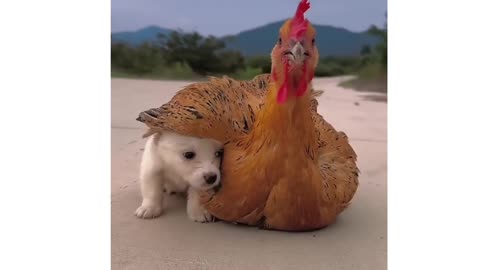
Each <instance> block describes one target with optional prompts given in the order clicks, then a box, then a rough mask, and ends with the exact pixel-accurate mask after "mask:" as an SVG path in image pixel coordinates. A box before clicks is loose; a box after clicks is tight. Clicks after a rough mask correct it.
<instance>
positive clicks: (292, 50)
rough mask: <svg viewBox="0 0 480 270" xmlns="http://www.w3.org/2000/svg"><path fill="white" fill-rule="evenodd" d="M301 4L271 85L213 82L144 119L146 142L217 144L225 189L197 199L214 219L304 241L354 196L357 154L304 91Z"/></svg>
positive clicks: (308, 41) (311, 32)
mask: <svg viewBox="0 0 480 270" xmlns="http://www.w3.org/2000/svg"><path fill="white" fill-rule="evenodd" d="M309 7H310V3H309V2H308V0H302V1H301V2H300V3H299V5H298V8H297V11H296V13H295V15H294V17H293V18H292V19H289V20H287V21H286V22H285V23H284V24H283V26H282V27H281V29H280V31H279V38H278V41H277V43H276V45H275V47H274V48H273V50H272V53H271V57H272V69H271V73H270V75H259V76H257V77H255V78H254V79H253V80H251V81H236V80H233V79H231V78H228V77H223V78H210V80H209V81H208V82H201V83H194V84H191V85H189V86H187V87H186V88H184V89H182V90H180V91H179V92H178V93H177V94H176V95H175V96H174V97H173V98H172V100H171V101H170V102H168V103H166V104H164V105H163V106H162V107H160V108H157V109H150V110H147V111H145V112H142V113H141V114H140V116H139V117H138V118H137V120H139V121H141V122H143V123H145V124H146V125H147V126H148V127H149V128H150V130H149V132H147V134H146V136H148V135H150V134H153V133H155V132H162V131H165V130H168V131H173V132H177V133H179V134H182V135H187V136H195V137H207V138H212V139H216V140H218V141H220V142H223V143H224V145H225V146H224V157H223V161H222V179H223V180H222V186H221V188H220V189H219V190H218V191H217V192H216V193H214V194H204V198H203V199H204V200H203V202H204V206H205V208H206V209H207V210H208V211H209V212H211V213H212V214H213V215H214V216H215V217H217V218H219V219H221V220H224V221H228V222H233V223H242V224H248V225H256V226H259V227H261V228H265V229H275V230H284V231H304V230H312V229H319V228H323V227H325V226H328V225H330V224H332V223H333V222H335V220H336V217H337V216H338V214H339V213H340V212H342V211H343V210H344V209H345V208H346V207H347V206H348V204H349V203H350V201H351V199H352V198H353V196H354V194H355V192H356V190H357V187H358V175H359V170H358V168H357V166H356V158H357V156H356V154H355V152H354V150H353V149H352V147H351V146H350V144H349V142H348V138H347V136H346V135H345V134H344V133H343V132H337V131H336V130H335V129H334V128H333V127H332V126H331V125H330V124H329V123H327V122H326V121H325V120H324V119H323V117H322V116H320V115H319V114H318V113H317V111H316V108H317V105H318V103H317V101H316V99H315V95H318V92H315V91H313V90H312V87H311V81H312V79H313V75H314V70H315V67H316V65H317V63H318V59H319V53H318V50H317V48H316V45H315V29H314V28H313V26H312V25H311V24H310V22H309V21H308V20H306V19H305V18H304V13H305V12H306V11H307V10H308V9H309Z"/></svg>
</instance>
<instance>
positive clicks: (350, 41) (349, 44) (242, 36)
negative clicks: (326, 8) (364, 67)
mask: <svg viewBox="0 0 480 270" xmlns="http://www.w3.org/2000/svg"><path fill="white" fill-rule="evenodd" d="M283 22H284V21H279V22H275V23H270V24H267V25H264V26H261V27H258V28H255V29H251V30H247V31H244V32H241V33H239V34H237V35H235V36H233V41H231V42H227V44H228V45H227V46H228V47H229V48H232V49H237V50H240V51H241V52H242V53H243V54H245V55H265V54H269V53H270V51H271V50H272V47H273V45H274V44H275V42H276V41H277V39H278V30H279V29H280V27H281V26H282V24H283ZM313 26H314V27H315V29H316V30H317V36H316V43H317V46H318V49H319V52H320V55H321V56H328V55H336V56H347V55H357V54H359V53H360V50H361V48H362V46H363V45H373V44H376V43H377V42H378V39H377V38H376V37H372V36H371V35H369V34H367V33H366V32H363V33H355V32H351V31H349V30H346V29H343V28H337V27H333V26H325V25H313Z"/></svg>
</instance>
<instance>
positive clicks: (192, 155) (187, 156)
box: [183, 152, 195, 159]
mask: <svg viewBox="0 0 480 270" xmlns="http://www.w3.org/2000/svg"><path fill="white" fill-rule="evenodd" d="M183 156H184V157H185V158H186V159H193V158H194V157H195V152H185V153H183Z"/></svg>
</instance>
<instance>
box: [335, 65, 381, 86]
mask: <svg viewBox="0 0 480 270" xmlns="http://www.w3.org/2000/svg"><path fill="white" fill-rule="evenodd" d="M356 75H357V76H356V78H354V79H351V80H348V81H346V82H343V83H341V84H340V86H342V87H345V88H351V89H354V90H357V91H362V92H378V93H387V72H386V71H385V70H384V69H383V68H382V66H381V65H379V64H370V65H367V66H365V67H364V68H362V69H361V70H359V71H358V72H357V74H356Z"/></svg>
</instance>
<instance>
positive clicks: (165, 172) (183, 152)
mask: <svg viewBox="0 0 480 270" xmlns="http://www.w3.org/2000/svg"><path fill="white" fill-rule="evenodd" d="M222 147H223V146H222V144H221V143H220V142H217V141H215V140H212V139H200V138H194V137H186V136H181V135H178V134H175V133H171V132H163V133H162V134H157V133H155V134H153V135H151V136H150V137H149V138H148V140H147V143H146V145H145V151H144V152H143V156H142V163H141V165H140V188H141V191H142V196H143V201H142V205H141V206H140V207H138V209H137V210H136V211H135V215H136V216H137V217H139V218H155V217H158V216H160V215H161V213H162V209H163V208H162V204H163V201H162V200H163V196H164V194H163V191H164V190H166V191H167V192H168V193H170V192H185V191H186V192H187V193H188V197H187V214H188V217H189V218H190V219H191V220H194V221H197V222H209V221H212V215H211V214H210V213H208V212H207V211H206V210H205V209H204V208H203V207H202V206H201V205H200V203H199V194H198V191H199V190H209V189H212V188H214V187H215V186H217V185H218V184H219V183H220V169H219V168H220V161H221V157H222V154H223V150H222Z"/></svg>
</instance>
